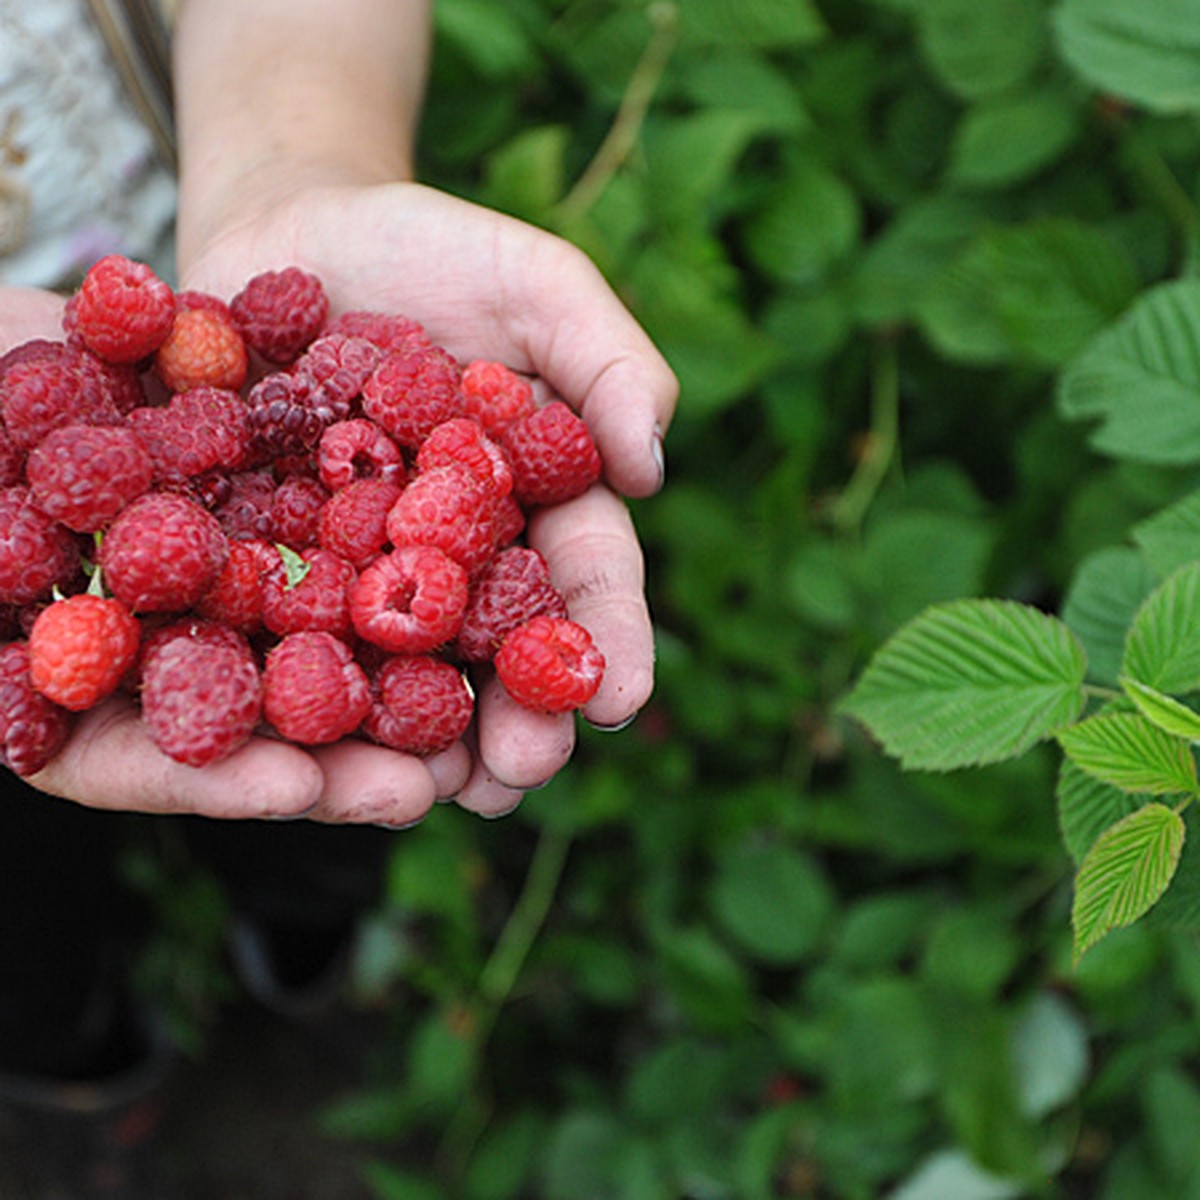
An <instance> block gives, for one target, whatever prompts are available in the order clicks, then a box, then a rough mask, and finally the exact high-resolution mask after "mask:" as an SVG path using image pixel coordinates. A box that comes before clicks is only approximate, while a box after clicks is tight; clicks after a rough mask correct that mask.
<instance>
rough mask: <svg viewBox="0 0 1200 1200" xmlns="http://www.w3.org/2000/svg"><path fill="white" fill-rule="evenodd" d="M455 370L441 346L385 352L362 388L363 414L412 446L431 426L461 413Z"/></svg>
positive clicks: (413, 448)
mask: <svg viewBox="0 0 1200 1200" xmlns="http://www.w3.org/2000/svg"><path fill="white" fill-rule="evenodd" d="M460 374H461V372H460V370H459V366H458V363H457V362H456V361H455V359H454V358H452V357H451V356H450V354H448V353H447V352H446V351H445V350H443V349H442V348H441V347H440V346H425V347H421V348H417V349H412V350H404V351H400V352H398V353H395V354H390V355H388V357H387V358H385V359H384V360H383V362H381V363H380V364H379V366H378V368H377V369H376V371H375V373H374V374H373V375H372V376H371V378H370V379H368V380H367V382H366V384H365V385H364V387H363V397H362V404H363V412H365V413H366V415H367V416H368V417H370V418H371V419H372V420H373V421H375V422H377V423H378V424H379V425H381V426H382V427H383V428H384V429H385V430H386V431H387V432H388V433H389V434H391V436H392V437H394V438H395V439H396V441H398V442H399V443H400V445H402V446H406V447H407V448H408V449H410V450H415V449H416V448H417V447H418V446H420V444H421V443H422V442H423V441H424V440H425V439H426V437H428V436H429V433H430V431H431V430H432V429H433V427H434V426H435V425H440V424H441V423H442V422H443V421H448V420H450V418H451V417H457V416H460V415H461V413H462V402H463V401H462V391H461V389H460V387H459V376H460Z"/></svg>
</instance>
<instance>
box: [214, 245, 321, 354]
mask: <svg viewBox="0 0 1200 1200" xmlns="http://www.w3.org/2000/svg"><path fill="white" fill-rule="evenodd" d="M229 311H230V312H231V313H232V314H233V319H234V322H235V323H236V324H237V327H238V329H239V330H240V331H241V334H242V337H244V338H245V339H246V344H247V345H248V346H249V347H250V348H251V349H253V350H256V351H257V352H258V353H259V354H261V355H262V356H263V358H265V359H267V361H268V362H273V363H285V362H291V361H292V360H293V359H294V358H295V357H296V356H297V355H298V354H299V353H300V352H301V351H302V350H303V349H304V348H305V346H307V345H308V344H309V343H310V342H311V341H313V339H314V338H316V337H317V335H318V334H319V333H320V332H321V329H322V327H323V326H324V324H325V318H326V316H327V315H328V313H329V300H328V297H326V295H325V289H324V287H322V285H321V281H320V280H319V279H318V278H317V277H316V276H315V275H312V274H310V273H309V272H307V271H302V270H301V269H300V268H299V267H285V268H284V269H283V270H282V271H263V272H262V273H261V274H259V275H255V276H254V277H253V278H252V279H251V280H249V281H248V282H247V283H246V285H245V287H243V288H242V290H241V291H240V292H238V294H237V295H236V296H234V298H233V299H232V300H231V301H230V304H229Z"/></svg>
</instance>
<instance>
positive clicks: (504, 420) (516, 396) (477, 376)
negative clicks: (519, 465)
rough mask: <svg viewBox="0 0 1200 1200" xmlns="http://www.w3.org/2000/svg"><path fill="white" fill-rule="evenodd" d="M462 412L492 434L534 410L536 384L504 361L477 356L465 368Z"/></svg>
mask: <svg viewBox="0 0 1200 1200" xmlns="http://www.w3.org/2000/svg"><path fill="white" fill-rule="evenodd" d="M462 392H463V412H464V413H465V414H466V416H468V417H473V418H474V419H475V420H476V421H478V422H479V423H480V425H482V426H483V428H484V430H485V431H486V432H487V433H490V434H497V433H500V432H502V431H503V430H505V429H507V428H508V426H509V425H511V424H512V423H513V422H514V421H519V420H520V419H521V418H522V417H527V416H529V415H530V414H531V413H532V412H533V411H534V403H533V388H532V387H531V386H530V384H529V381H528V380H527V379H522V378H521V376H520V375H518V374H517V373H516V372H515V371H512V370H510V369H509V368H508V367H506V366H505V365H504V364H503V363H498V362H490V361H488V360H486V359H476V360H475V361H474V362H469V363H467V365H466V366H465V367H464V368H463V373H462Z"/></svg>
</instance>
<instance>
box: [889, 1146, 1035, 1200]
mask: <svg viewBox="0 0 1200 1200" xmlns="http://www.w3.org/2000/svg"><path fill="white" fill-rule="evenodd" d="M1024 1191H1025V1189H1024V1187H1022V1185H1021V1184H1019V1183H1017V1182H1015V1181H1014V1180H1011V1179H1003V1178H1001V1177H1000V1176H998V1175H994V1174H992V1172H990V1171H985V1170H984V1169H983V1168H982V1167H980V1166H977V1165H976V1164H975V1163H974V1162H973V1161H972V1159H971V1158H970V1157H969V1156H968V1155H967V1154H965V1153H964V1152H963V1151H962V1150H939V1151H937V1152H936V1153H934V1154H932V1155H930V1157H929V1158H927V1159H925V1161H924V1162H923V1163H921V1165H920V1166H919V1167H918V1168H917V1169H916V1171H914V1172H913V1174H912V1175H910V1176H909V1177H908V1179H906V1180H905V1181H904V1182H903V1183H902V1184H901V1185H900V1186H899V1187H898V1188H896V1190H895V1191H892V1192H889V1193H888V1195H887V1198H886V1200H950V1198H951V1197H953V1200H1016V1198H1017V1197H1018V1196H1020V1195H1022V1194H1023V1193H1024Z"/></svg>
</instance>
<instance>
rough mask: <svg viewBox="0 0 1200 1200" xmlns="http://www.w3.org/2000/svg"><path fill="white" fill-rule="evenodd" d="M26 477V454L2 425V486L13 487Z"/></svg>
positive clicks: (0, 436) (0, 439)
mask: <svg viewBox="0 0 1200 1200" xmlns="http://www.w3.org/2000/svg"><path fill="white" fill-rule="evenodd" d="M24 478H25V455H24V454H23V453H22V452H21V451H20V450H18V449H17V447H16V445H15V444H14V442H13V440H12V438H10V437H9V436H8V431H7V430H6V429H5V428H4V426H3V425H0V488H6V487H12V486H13V484H16V483H21V482H22V481H23V480H24Z"/></svg>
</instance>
